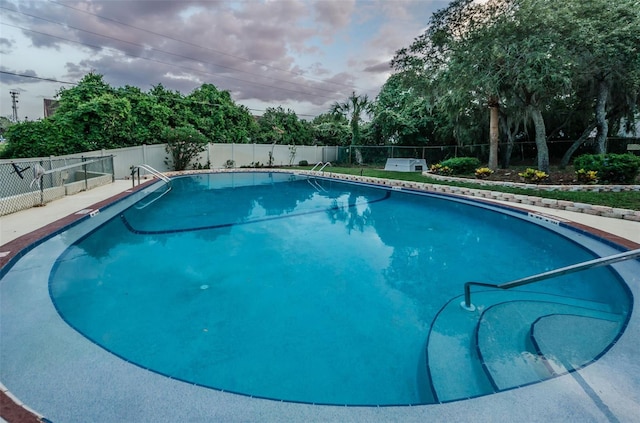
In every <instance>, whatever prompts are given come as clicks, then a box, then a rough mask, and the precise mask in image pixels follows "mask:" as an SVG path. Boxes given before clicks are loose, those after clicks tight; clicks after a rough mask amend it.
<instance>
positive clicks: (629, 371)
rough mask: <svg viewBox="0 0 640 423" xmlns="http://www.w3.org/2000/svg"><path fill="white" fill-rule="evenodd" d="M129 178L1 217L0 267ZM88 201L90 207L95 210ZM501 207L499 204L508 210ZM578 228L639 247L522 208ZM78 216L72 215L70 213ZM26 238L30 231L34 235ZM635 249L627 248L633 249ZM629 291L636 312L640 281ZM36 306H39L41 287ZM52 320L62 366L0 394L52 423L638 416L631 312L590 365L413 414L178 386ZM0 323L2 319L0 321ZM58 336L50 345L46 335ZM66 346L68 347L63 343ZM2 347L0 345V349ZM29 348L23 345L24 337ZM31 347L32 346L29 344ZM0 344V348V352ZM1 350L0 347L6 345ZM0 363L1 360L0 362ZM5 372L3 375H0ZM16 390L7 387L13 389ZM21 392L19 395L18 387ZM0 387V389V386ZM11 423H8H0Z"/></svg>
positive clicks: (636, 227) (632, 239) (573, 216)
mask: <svg viewBox="0 0 640 423" xmlns="http://www.w3.org/2000/svg"><path fill="white" fill-rule="evenodd" d="M130 190H131V181H116V182H115V183H114V184H111V185H107V186H104V187H99V188H96V189H94V190H91V191H87V192H83V193H80V194H77V195H74V196H70V197H65V198H64V199H60V200H56V201H54V202H52V203H49V204H48V205H47V206H45V207H40V208H33V209H29V210H25V211H23V212H18V213H14V214H12V215H8V216H3V217H1V218H0V255H3V254H4V257H0V260H3V259H4V261H0V265H4V264H5V263H6V262H7V259H8V258H9V257H11V256H12V255H13V254H15V253H16V251H17V250H20V249H21V248H24V247H26V246H28V245H29V244H31V243H33V242H34V241H35V240H37V239H39V238H41V237H42V236H44V235H46V233H48V232H52V231H55V230H57V229H58V228H57V226H60V225H62V226H64V225H66V224H69V223H71V222H72V221H73V220H75V219H79V218H81V217H82V216H85V215H86V214H87V213H90V212H91V211H93V210H96V209H100V208H101V207H102V205H103V204H108V203H109V202H110V201H111V200H110V198H112V197H113V196H121V195H123V194H125V195H126V193H127V191H130ZM96 204H97V205H96ZM507 204H508V203H507ZM517 206H518V207H520V208H526V209H529V210H532V211H536V212H541V213H544V214H545V215H551V216H556V217H558V218H560V219H563V220H568V221H572V222H577V223H580V224H582V225H586V226H589V227H591V228H594V229H596V230H598V231H604V232H606V233H610V234H613V235H614V237H612V238H610V239H611V240H612V241H614V242H615V240H620V239H624V240H626V241H627V248H639V245H638V244H640V223H639V222H633V221H627V220H622V219H613V218H606V217H599V216H591V215H586V214H582V213H575V212H567V211H562V210H550V209H547V208H538V207H535V206H522V205H517ZM78 212H79V214H78ZM34 231H35V232H34ZM634 246H635V247H634ZM632 285H633V286H630V288H631V290H632V292H633V294H634V307H636V310H638V308H637V307H639V306H640V302H639V299H640V280H638V279H636V280H635V281H634V283H633V284H632ZM37 295H40V296H41V298H40V300H41V301H43V302H45V301H47V300H48V297H47V295H48V293H47V292H46V289H42V287H40V293H39V294H37ZM58 320H59V321H53V322H51V321H46V322H42V325H43V327H46V328H47V332H49V336H48V337H47V339H46V340H45V339H43V340H42V342H47V343H48V344H47V354H49V355H56V354H58V355H59V357H57V358H58V359H59V361H61V362H62V361H64V364H61V365H59V366H58V368H55V369H51V368H48V367H47V363H48V360H50V359H51V357H47V358H46V360H45V359H44V358H43V357H39V355H38V353H37V351H39V350H38V348H35V351H34V352H33V354H32V356H31V357H27V358H25V359H24V362H25V363H28V364H29V365H30V366H29V367H30V368H25V369H22V370H16V372H20V371H22V372H23V375H24V378H25V379H30V380H32V382H30V383H24V384H22V385H23V386H15V385H16V384H15V383H12V381H11V382H10V381H5V380H2V379H0V382H2V383H7V386H6V389H7V390H8V392H9V393H11V394H13V395H15V396H16V397H17V400H19V401H24V402H25V404H26V406H28V407H31V408H33V409H34V410H35V411H36V412H38V413H42V414H43V415H44V417H46V418H51V419H53V422H54V423H58V422H72V421H103V422H120V421H140V422H145V421H154V422H159V421H203V422H204V421H305V422H306V421H323V422H326V421H340V422H342V421H354V422H355V421H403V422H404V421H408V422H410V421H428V420H432V421H463V420H469V419H473V420H475V421H514V420H519V421H523V422H534V421H535V422H537V421H540V422H542V421H545V422H548V421H580V422H589V421H593V422H600V421H602V422H610V421H620V422H624V421H632V420H633V419H636V418H637V416H638V415H640V317H638V313H633V314H632V317H631V320H630V322H629V325H628V327H627V329H626V332H625V334H624V335H623V336H622V337H621V339H620V340H619V342H618V343H617V344H616V345H614V346H613V348H612V349H611V350H610V351H609V352H608V353H607V354H605V355H604V356H603V357H602V358H601V359H600V360H598V361H597V362H596V363H594V364H592V365H590V366H587V367H585V368H583V369H581V370H579V371H577V372H574V373H572V374H568V375H564V376H561V377H558V378H555V379H553V380H548V381H545V382H543V383H539V384H535V385H531V386H527V387H524V388H520V389H513V390H509V391H504V392H501V393H498V394H493V395H489V396H484V397H479V398H475V399H469V400H464V401H457V402H452V403H446V404H436V405H424V406H414V407H338V406H316V405H311V404H295V403H282V402H278V401H272V400H263V399H254V398H250V397H246V396H241V395H234V394H229V393H225V392H219V391H215V390H211V389H207V388H202V387H198V386H194V385H190V384H188V383H184V382H179V381H175V380H172V379H170V378H167V377H164V376H162V375H158V374H156V373H153V372H150V371H147V370H145V369H142V368H139V367H137V366H135V365H132V364H130V363H127V362H125V361H124V360H121V359H120V358H118V357H116V356H114V355H112V354H110V353H108V352H107V351H105V350H103V349H101V348H100V347H97V346H96V345H94V344H93V343H91V342H89V341H87V340H86V339H85V338H83V337H82V336H80V335H79V334H77V333H76V332H74V331H73V330H71V329H69V328H67V327H65V326H66V325H65V323H64V322H63V321H62V320H61V319H58ZM0 324H2V322H0ZM57 334H59V335H60V342H59V343H58V345H51V344H52V343H53V344H56V342H55V340H53V342H52V338H55V335H57ZM67 341H69V342H67ZM4 342H6V341H2V339H0V344H4ZM29 342H32V341H31V340H29ZM34 345H37V344H34ZM0 346H1V345H0ZM5 347H6V345H5V346H2V348H5ZM0 366H2V363H0ZM2 373H4V372H2ZM14 386H15V390H14ZM27 388H28V389H27ZM3 390H4V388H3ZM8 421H9V422H11V423H13V422H14V421H17V420H8Z"/></svg>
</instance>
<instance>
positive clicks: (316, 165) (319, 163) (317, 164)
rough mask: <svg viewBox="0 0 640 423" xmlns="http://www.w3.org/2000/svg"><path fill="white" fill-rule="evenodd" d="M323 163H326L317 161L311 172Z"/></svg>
mask: <svg viewBox="0 0 640 423" xmlns="http://www.w3.org/2000/svg"><path fill="white" fill-rule="evenodd" d="M323 164H324V163H322V162H318V163H316V164H315V165H314V166H313V167H312V168H311V170H310V172H313V171H314V170H316V167H318V166H322V165H323Z"/></svg>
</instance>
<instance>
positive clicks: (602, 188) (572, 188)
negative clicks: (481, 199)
mask: <svg viewBox="0 0 640 423" xmlns="http://www.w3.org/2000/svg"><path fill="white" fill-rule="evenodd" d="M422 174H423V175H424V176H428V177H429V178H433V179H437V180H439V181H446V182H467V183H468V182H471V183H474V184H478V185H486V186H489V187H491V186H503V187H510V188H525V189H537V190H540V191H568V192H577V191H593V192H622V191H640V185H545V184H543V185H539V184H525V183H521V182H506V181H487V180H486V179H473V180H469V178H457V177H455V176H442V175H436V174H435V173H431V172H422Z"/></svg>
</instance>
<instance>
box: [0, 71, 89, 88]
mask: <svg viewBox="0 0 640 423" xmlns="http://www.w3.org/2000/svg"><path fill="white" fill-rule="evenodd" d="M0 73H4V74H6V75H13V76H20V77H22V78H32V79H39V80H40V81H49V82H59V83H60V84H69V85H78V83H77V82H67V81H58V80H57V79H51V78H41V77H39V76H34V75H25V74H22V73H15V72H7V71H0Z"/></svg>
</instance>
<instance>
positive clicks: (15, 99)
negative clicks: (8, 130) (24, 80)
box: [9, 90, 20, 123]
mask: <svg viewBox="0 0 640 423" xmlns="http://www.w3.org/2000/svg"><path fill="white" fill-rule="evenodd" d="M9 94H11V109H12V110H13V115H12V116H11V121H12V122H14V123H15V122H17V121H18V95H19V94H20V93H19V92H18V91H15V90H11V91H9Z"/></svg>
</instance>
